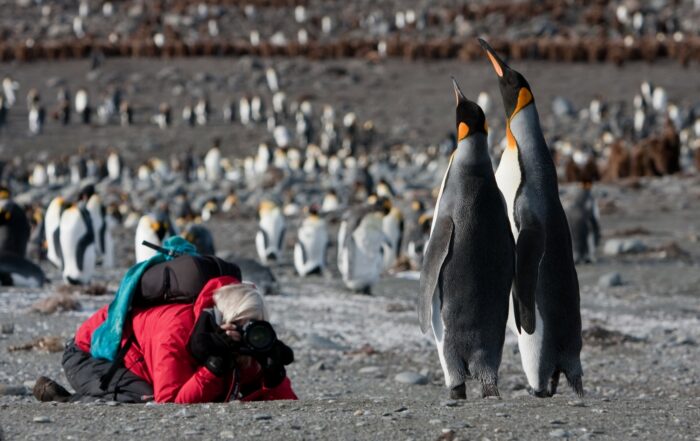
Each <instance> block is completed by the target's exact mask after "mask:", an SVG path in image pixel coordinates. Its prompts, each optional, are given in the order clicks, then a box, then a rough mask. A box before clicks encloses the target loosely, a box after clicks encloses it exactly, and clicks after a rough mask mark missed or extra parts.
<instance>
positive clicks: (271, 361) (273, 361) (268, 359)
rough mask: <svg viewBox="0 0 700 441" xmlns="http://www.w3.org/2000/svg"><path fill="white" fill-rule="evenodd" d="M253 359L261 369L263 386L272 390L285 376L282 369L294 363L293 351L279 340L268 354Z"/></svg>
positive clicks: (284, 371) (285, 373)
mask: <svg viewBox="0 0 700 441" xmlns="http://www.w3.org/2000/svg"><path fill="white" fill-rule="evenodd" d="M254 357H255V359H256V360H257V362H258V363H260V366H261V367H262V372H263V384H264V385H265V387H269V388H273V387H277V386H279V384H280V383H281V382H282V380H284V378H285V377H286V376H287V371H286V369H285V368H284V367H285V366H288V365H290V364H292V363H293V362H294V351H292V348H290V347H289V346H287V345H285V344H284V343H283V342H282V341H281V340H277V341H276V342H275V343H274V345H273V346H272V348H271V349H270V350H269V351H268V352H266V353H263V354H258V355H255V356H254Z"/></svg>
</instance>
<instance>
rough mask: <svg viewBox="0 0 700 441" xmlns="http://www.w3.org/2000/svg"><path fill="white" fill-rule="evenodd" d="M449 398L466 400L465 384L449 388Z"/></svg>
mask: <svg viewBox="0 0 700 441" xmlns="http://www.w3.org/2000/svg"><path fill="white" fill-rule="evenodd" d="M450 399H451V400H466V399H467V386H466V385H465V384H464V383H462V384H459V385H457V386H455V387H453V388H452V389H450Z"/></svg>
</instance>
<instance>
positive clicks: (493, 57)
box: [479, 38, 508, 78]
mask: <svg viewBox="0 0 700 441" xmlns="http://www.w3.org/2000/svg"><path fill="white" fill-rule="evenodd" d="M479 44H480V45H481V47H482V48H484V50H485V51H486V55H488V57H489V60H490V61H491V64H492V65H493V70H495V71H496V75H498V77H499V78H503V72H504V69H507V68H508V65H507V64H506V63H505V62H504V61H503V60H501V57H499V56H498V54H497V53H496V51H495V50H493V48H492V47H491V46H490V45H489V44H488V43H487V42H486V41H485V40H483V39H481V38H479Z"/></svg>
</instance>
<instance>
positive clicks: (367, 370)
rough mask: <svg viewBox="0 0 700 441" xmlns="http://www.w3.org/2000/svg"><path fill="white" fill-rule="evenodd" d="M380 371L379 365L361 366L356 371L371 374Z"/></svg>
mask: <svg viewBox="0 0 700 441" xmlns="http://www.w3.org/2000/svg"><path fill="white" fill-rule="evenodd" d="M380 371H381V368H380V367H379V366H365V367H363V368H360V370H359V371H357V372H358V373H360V374H362V375H373V374H377V373H379V372H380Z"/></svg>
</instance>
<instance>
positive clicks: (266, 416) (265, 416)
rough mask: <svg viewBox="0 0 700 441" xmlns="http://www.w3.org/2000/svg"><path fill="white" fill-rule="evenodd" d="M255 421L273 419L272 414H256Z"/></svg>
mask: <svg viewBox="0 0 700 441" xmlns="http://www.w3.org/2000/svg"><path fill="white" fill-rule="evenodd" d="M253 419H254V420H255V421H267V420H271V419H272V415H270V414H267V413H260V414H258V415H255V416H254V417H253Z"/></svg>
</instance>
